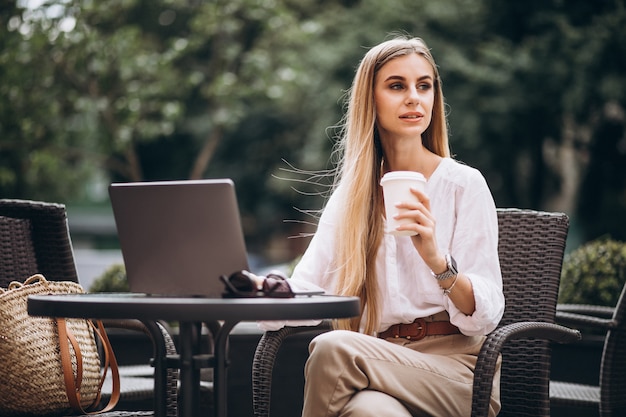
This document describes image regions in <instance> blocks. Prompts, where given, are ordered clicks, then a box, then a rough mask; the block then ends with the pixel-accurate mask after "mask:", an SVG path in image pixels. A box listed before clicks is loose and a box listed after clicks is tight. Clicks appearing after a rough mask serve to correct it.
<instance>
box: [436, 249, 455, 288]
mask: <svg viewBox="0 0 626 417" xmlns="http://www.w3.org/2000/svg"><path fill="white" fill-rule="evenodd" d="M446 266H447V267H448V269H446V270H445V271H444V272H442V273H441V274H435V273H434V272H432V271H431V273H432V274H433V276H434V277H435V278H437V281H443V280H444V279H448V278H452V277H453V276H455V275H457V274H458V273H459V270H458V269H457V268H456V261H455V260H454V258H453V257H452V255H450V254H449V253H448V254H446Z"/></svg>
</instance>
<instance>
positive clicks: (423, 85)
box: [417, 83, 432, 90]
mask: <svg viewBox="0 0 626 417" xmlns="http://www.w3.org/2000/svg"><path fill="white" fill-rule="evenodd" d="M417 88H419V89H420V90H430V89H431V88H432V85H431V84H429V83H424V84H420V85H418V86H417Z"/></svg>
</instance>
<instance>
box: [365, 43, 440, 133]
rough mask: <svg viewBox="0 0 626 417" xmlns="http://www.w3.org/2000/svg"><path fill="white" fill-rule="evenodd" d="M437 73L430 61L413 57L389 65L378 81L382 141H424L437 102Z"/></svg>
mask: <svg viewBox="0 0 626 417" xmlns="http://www.w3.org/2000/svg"><path fill="white" fill-rule="evenodd" d="M434 78H435V77H434V71H433V68H432V66H431V65H430V63H429V62H428V61H427V60H426V58H424V57H422V56H421V55H419V54H415V53H413V54H409V55H405V56H401V57H398V58H394V59H392V60H391V61H389V62H387V63H386V64H385V65H383V66H382V68H381V69H380V70H379V71H378V73H377V74H376V79H375V80H374V102H375V104H376V120H377V126H378V131H379V133H380V138H381V140H382V141H383V142H386V141H390V140H395V139H404V138H408V139H415V138H416V137H417V138H421V135H422V133H424V131H425V130H426V129H427V128H428V125H430V120H431V118H432V110H433V103H434V101H435V87H434V82H435V80H434Z"/></svg>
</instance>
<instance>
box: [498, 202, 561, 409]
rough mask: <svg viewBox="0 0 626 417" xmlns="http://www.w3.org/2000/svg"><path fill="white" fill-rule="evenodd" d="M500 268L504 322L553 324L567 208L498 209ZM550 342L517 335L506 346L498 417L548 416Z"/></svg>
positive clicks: (505, 323) (503, 356)
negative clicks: (564, 209) (547, 209)
mask: <svg viewBox="0 0 626 417" xmlns="http://www.w3.org/2000/svg"><path fill="white" fill-rule="evenodd" d="M498 224H499V244H498V252H499V256H500V267H501V270H502V279H503V286H504V287H503V288H504V295H505V299H506V308H505V312H504V317H503V318H502V321H501V322H500V325H499V326H504V325H507V324H511V323H516V322H523V321H540V322H547V323H554V320H555V314H556V303H557V296H558V291H559V283H560V277H561V267H562V263H563V254H564V250H565V241H566V239H567V233H568V228H569V220H568V217H567V216H566V215H565V214H562V213H547V212H537V211H530V210H517V209H499V210H498ZM550 353H551V350H550V344H549V342H547V341H545V340H528V339H521V340H513V341H511V342H509V343H507V344H506V345H505V346H504V348H503V350H502V372H501V384H500V396H501V400H502V411H501V412H500V414H499V416H501V417H506V416H533V417H538V416H549V415H550V400H549V395H548V392H549V390H548V386H549V378H550V358H551V356H550Z"/></svg>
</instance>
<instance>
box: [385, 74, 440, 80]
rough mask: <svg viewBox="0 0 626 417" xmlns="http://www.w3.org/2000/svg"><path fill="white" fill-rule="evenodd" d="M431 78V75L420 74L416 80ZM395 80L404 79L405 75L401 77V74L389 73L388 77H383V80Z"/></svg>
mask: <svg viewBox="0 0 626 417" xmlns="http://www.w3.org/2000/svg"><path fill="white" fill-rule="evenodd" d="M432 79H433V77H432V76H431V75H422V76H421V77H419V78H418V79H417V80H418V81H423V80H432ZM395 80H399V81H405V80H406V77H403V76H402V75H390V76H389V77H387V78H386V79H385V81H395Z"/></svg>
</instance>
